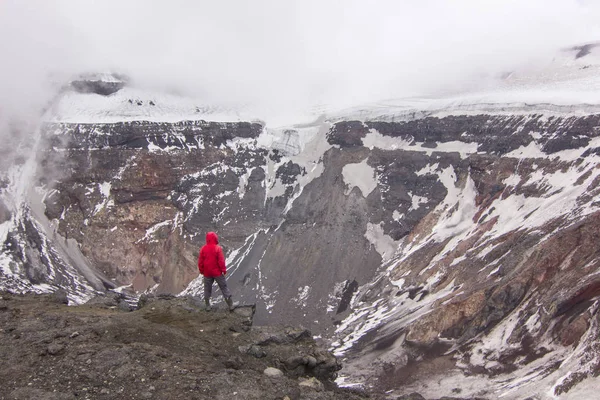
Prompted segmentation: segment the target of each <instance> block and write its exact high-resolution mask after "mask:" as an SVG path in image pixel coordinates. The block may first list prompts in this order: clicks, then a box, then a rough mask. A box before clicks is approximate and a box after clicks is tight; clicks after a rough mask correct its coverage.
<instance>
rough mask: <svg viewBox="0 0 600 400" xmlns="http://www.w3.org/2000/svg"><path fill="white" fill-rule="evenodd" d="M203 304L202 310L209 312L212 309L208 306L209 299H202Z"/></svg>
mask: <svg viewBox="0 0 600 400" xmlns="http://www.w3.org/2000/svg"><path fill="white" fill-rule="evenodd" d="M204 304H205V306H204V309H205V310H206V311H210V310H211V309H212V308H211V306H210V299H204Z"/></svg>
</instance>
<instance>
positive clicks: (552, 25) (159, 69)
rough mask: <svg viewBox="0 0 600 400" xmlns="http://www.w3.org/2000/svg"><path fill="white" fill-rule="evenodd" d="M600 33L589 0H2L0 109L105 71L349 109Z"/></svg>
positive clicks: (251, 97)
mask: <svg viewBox="0 0 600 400" xmlns="http://www.w3.org/2000/svg"><path fill="white" fill-rule="evenodd" d="M595 40H600V1H593V0H590V1H586V0H579V1H578V0H454V1H452V0H404V1H402V0H390V1H386V0H380V1H367V0H364V1H356V0H329V1H327V0H319V1H316V0H302V1H282V0H252V1H246V0H240V1H226V0H223V1H219V2H217V1H195V0H192V1H186V0H166V1H153V0H130V1H127V0H118V1H116V0H115V1H112V0H97V1H94V0H0V54H2V61H1V62H0V113H2V114H5V115H6V114H7V113H8V114H11V113H20V112H23V111H24V110H25V109H28V108H32V109H33V108H35V107H40V105H43V104H45V103H46V102H47V101H48V98H49V96H50V95H51V93H52V92H51V91H48V90H47V89H48V84H49V82H53V81H54V82H61V81H62V80H63V79H67V77H69V76H72V74H75V73H78V72H81V71H98V70H114V71H119V72H124V73H126V74H128V75H130V76H131V77H132V79H133V80H134V82H137V83H138V84H140V85H144V86H148V85H152V86H156V87H160V88H163V89H168V90H171V91H178V92H184V93H188V94H192V95H195V96H201V97H203V98H205V99H208V100H209V101H210V100H213V99H214V100H215V101H233V102H248V103H253V104H259V105H261V106H262V107H264V108H274V109H293V108H302V107H307V106H309V105H315V104H318V103H323V102H326V103H330V104H336V105H340V106H348V105H352V104H356V103H360V102H365V101H370V100H377V99H381V98H389V97H404V96H411V95H424V94H433V95H434V94H436V93H438V94H439V93H448V92H456V91H461V90H466V89H471V88H473V87H480V86H481V85H486V84H489V81H490V79H492V78H494V77H496V76H498V75H499V74H500V73H503V72H507V71H510V70H512V69H514V68H522V67H531V66H532V65H536V64H539V63H542V62H547V61H548V60H549V59H551V57H552V56H553V55H554V54H556V51H557V49H559V48H562V47H565V46H569V45H573V44H579V43H583V42H587V41H595ZM49 77H52V79H49ZM2 114H0V118H1V116H2Z"/></svg>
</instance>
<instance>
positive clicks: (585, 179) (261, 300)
mask: <svg viewBox="0 0 600 400" xmlns="http://www.w3.org/2000/svg"><path fill="white" fill-rule="evenodd" d="M598 126H600V116H599V115H587V116H561V115H560V114H559V113H558V112H557V113H556V115H555V116H552V115H547V114H544V115H541V114H523V115H463V116H445V117H439V118H438V117H423V118H418V119H414V120H409V121H403V122H389V121H382V120H374V121H352V120H348V119H342V120H330V121H324V122H319V123H315V124H313V125H305V126H297V127H289V128H285V129H270V128H267V127H265V126H263V125H260V124H258V123H217V122H204V121H188V122H180V123H157V122H120V123H102V124H78V123H62V124H47V125H46V126H45V127H44V129H43V137H44V141H43V143H44V145H43V146H42V147H43V148H44V149H45V150H44V152H43V156H42V160H41V163H40V165H42V166H43V168H42V169H40V170H38V173H37V177H38V178H39V179H41V183H42V185H41V186H40V189H39V191H40V192H41V193H42V194H43V196H44V197H43V204H44V207H43V209H44V216H45V218H47V225H48V226H47V227H46V229H43V230H41V229H39V227H38V231H41V232H42V233H40V240H38V242H39V243H38V242H35V241H33V242H34V243H38V244H39V245H38V246H37V247H35V246H33V247H35V248H36V249H37V250H36V252H33V253H32V254H33V255H34V256H33V257H29V260H31V259H36V260H41V261H36V263H37V264H36V265H38V266H37V267H34V266H31V265H25V266H24V267H22V270H24V271H30V272H29V274H30V275H32V274H33V272H31V271H38V273H37V275H36V276H37V278H36V279H37V282H41V283H47V284H51V285H56V286H63V287H65V288H66V289H67V290H68V291H70V293H72V295H73V296H74V294H75V293H80V294H81V297H86V296H89V293H91V292H93V290H94V289H92V288H90V287H88V286H91V287H93V288H95V290H102V284H100V285H98V284H96V285H88V286H85V287H83V286H82V287H81V288H80V289H73V287H72V286H71V285H70V284H69V283H63V282H62V281H57V280H56V279H55V277H54V276H53V275H52V274H51V273H50V272H48V271H49V270H50V267H48V265H49V264H48V262H46V261H44V260H46V259H45V258H44V257H41V256H39V257H38V256H36V255H37V254H42V255H43V254H54V253H56V254H57V255H56V258H57V259H58V260H63V261H62V262H63V263H64V264H65V265H66V266H65V267H64V268H67V267H68V266H69V265H81V263H76V262H73V260H72V259H67V260H66V261H65V258H64V257H60V254H61V251H58V250H57V251H55V252H54V253H53V252H52V251H49V250H48V249H56V248H58V247H65V246H64V245H65V244H66V245H69V246H71V245H72V246H75V247H76V248H77V250H78V251H80V252H81V255H82V256H83V259H85V260H86V262H87V263H88V264H89V267H90V268H91V269H93V270H94V271H95V273H98V275H99V277H98V276H96V278H95V279H99V280H100V282H103V285H104V286H111V285H133V288H134V289H135V290H139V291H143V290H147V289H151V290H153V291H155V292H158V293H178V292H180V291H182V290H184V289H185V291H184V293H185V294H192V295H196V294H200V293H201V281H200V280H198V279H195V278H196V276H197V269H196V257H197V252H198V248H199V247H200V246H201V245H202V244H203V242H204V234H205V233H206V231H209V230H214V231H216V232H217V233H218V234H219V236H220V238H221V244H222V245H223V247H224V249H225V252H226V255H227V258H228V265H229V274H228V275H229V284H230V286H231V289H232V291H233V293H234V295H235V297H236V299H238V300H241V301H242V302H252V303H254V302H256V303H257V313H256V317H255V320H256V322H257V323H259V324H262V323H293V324H299V323H301V324H303V325H304V326H306V327H308V328H310V329H311V330H312V331H314V332H316V333H320V334H323V335H324V336H325V337H327V338H331V341H332V345H331V346H332V350H334V351H335V352H336V353H337V354H338V355H339V356H342V357H345V358H346V359H347V362H348V367H347V368H345V369H344V371H343V374H345V375H346V379H347V380H350V381H353V380H359V381H364V382H367V384H374V385H379V386H381V387H384V388H386V389H389V390H394V389H398V387H400V386H402V390H408V389H407V388H412V389H415V390H417V391H421V392H422V393H427V390H429V395H430V397H432V396H434V393H435V391H436V390H438V392H437V393H450V391H451V390H454V389H457V390H460V391H462V393H463V394H465V395H483V396H487V397H494V396H497V395H499V394H502V393H504V392H510V390H521V392H518V393H529V392H527V391H528V390H530V391H531V393H535V391H536V390H538V389H539V387H538V386H536V385H537V384H538V383H539V384H540V385H546V386H544V387H553V386H555V387H554V389H553V390H555V392H556V393H558V392H559V391H563V392H564V391H567V390H569V389H570V388H571V387H574V385H575V383H577V382H578V381H580V380H583V379H584V378H585V377H587V376H594V374H595V370H596V367H592V368H591V369H590V367H589V366H594V365H596V364H597V361H596V360H597V358H596V353H595V350H594V344H593V341H591V339H590V338H593V337H595V335H596V333H595V332H596V329H597V312H596V297H597V296H598V294H599V293H600V291H599V289H598V287H599V286H600V284H598V282H597V279H596V277H597V275H596V272H597V266H596V264H597V259H598V254H597V249H596V246H595V245H594V243H595V242H596V241H597V240H596V239H597V237H598V232H597V226H598V224H597V222H598V221H597V220H598V218H600V214H599V213H598V211H599V208H598V207H599V205H600V204H599V203H597V202H596V200H595V197H596V195H597V192H598V190H600V189H599V188H598V184H599V182H600V179H599V178H598V176H599V174H600V170H599V169H598V168H597V165H598V161H599V155H598V154H600V153H599V149H600V139H599V138H598V135H599V133H600V131H599V129H598ZM31 214H35V213H31ZM40 218H42V217H39V218H38V220H39V219H40ZM34 228H35V226H34ZM24 229H25V228H24ZM34 230H35V229H34ZM17 236H18V235H17ZM15 237H16V236H15ZM24 237H28V238H31V235H29V236H27V235H25V236H24ZM23 243H24V241H19V240H16V239H15V241H14V247H15V248H19V249H22V248H31V247H32V246H31V243H32V241H31V240H30V244H29V245H24V244H23ZM59 244H60V246H59ZM14 254H17V253H14ZM69 254H71V253H70V252H69ZM52 257H53V256H48V259H51V258H52ZM71 258H72V257H71ZM18 259H19V258H18V257H17V256H15V260H18ZM15 264H18V261H15ZM41 266H46V267H45V268H46V269H45V270H44V269H43V268H42V267H41ZM73 268H75V267H73ZM75 269H76V268H75ZM40 270H42V272H43V273H39V271H40ZM44 271H45V272H44ZM3 273H4V276H8V274H7V273H6V271H4V272H3ZM74 275H75V276H80V275H81V274H80V273H79V275H78V274H77V273H74ZM88 278H89V277H88ZM88 278H86V277H85V276H84V277H83V278H78V279H81V280H82V282H83V283H86V282H88V283H89V282H90V281H91V280H93V279H92V278H89V279H88ZM20 282H23V280H21V281H20ZM573 350H575V353H574V354H575V356H572V357H571V358H569V359H568V360H567V354H569V352H572V351H573ZM584 365H585V367H584ZM421 366H422V367H421ZM457 367H458V370H457ZM420 368H429V369H430V370H431V371H433V373H432V374H431V375H432V376H427V377H426V378H423V377H422V376H421V375H422V371H423V370H422V369H420ZM457 371H459V372H457ZM567 371H573V372H572V373H571V374H570V375H568V376H567V375H566V373H567ZM436 373H439V374H443V376H448V375H452V374H456V376H460V377H463V376H464V375H473V374H475V375H476V376H485V377H487V378H489V377H492V378H490V379H491V380H490V379H487V378H486V382H488V384H487V385H484V384H481V385H476V384H472V385H471V384H469V385H467V384H464V385H463V383H459V384H457V385H458V386H456V387H440V386H439V385H438V384H434V383H432V382H434V381H435V379H437V378H436V377H435V374H436ZM528 374H529V375H528ZM523 376H530V377H532V379H531V381H532V382H536V384H535V385H529V386H528V387H525V386H523V385H522V384H519V383H518V382H521V379H522V377H523ZM438 381H439V380H438ZM399 382H401V383H399ZM479 382H484V381H483V380H481V381H479ZM489 382H491V383H489ZM506 382H510V384H507V383H506ZM515 382H516V383H515ZM512 384H514V386H510V385H512ZM411 385H412V386H411ZM425 385H428V386H427V387H426V386H425ZM436 385H437V386H436ZM540 387H541V386H540ZM578 387H583V386H581V385H580V386H578ZM572 393H573V392H572Z"/></svg>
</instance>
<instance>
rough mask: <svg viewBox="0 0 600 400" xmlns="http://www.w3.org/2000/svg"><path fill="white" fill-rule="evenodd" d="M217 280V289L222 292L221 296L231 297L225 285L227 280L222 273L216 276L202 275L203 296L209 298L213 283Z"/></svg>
mask: <svg viewBox="0 0 600 400" xmlns="http://www.w3.org/2000/svg"><path fill="white" fill-rule="evenodd" d="M215 281H217V285H219V289H221V293H223V297H225V298H229V297H231V292H229V288H228V287H227V281H226V280H225V277H224V276H223V275H221V276H217V277H215V278H212V277H210V278H209V277H206V276H205V277H204V298H205V299H210V295H211V294H212V287H213V283H214V282H215Z"/></svg>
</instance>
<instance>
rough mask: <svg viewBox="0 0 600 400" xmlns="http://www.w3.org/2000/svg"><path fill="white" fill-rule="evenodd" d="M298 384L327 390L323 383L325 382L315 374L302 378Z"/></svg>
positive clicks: (318, 389) (303, 386) (319, 390)
mask: <svg viewBox="0 0 600 400" xmlns="http://www.w3.org/2000/svg"><path fill="white" fill-rule="evenodd" d="M298 385H299V386H300V387H302V388H309V389H313V390H316V391H317V392H322V391H323V390H325V386H324V385H323V383H322V382H321V381H320V380H318V379H317V378H315V377H314V376H313V377H311V378H308V379H301V380H300V383H299V384H298Z"/></svg>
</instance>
